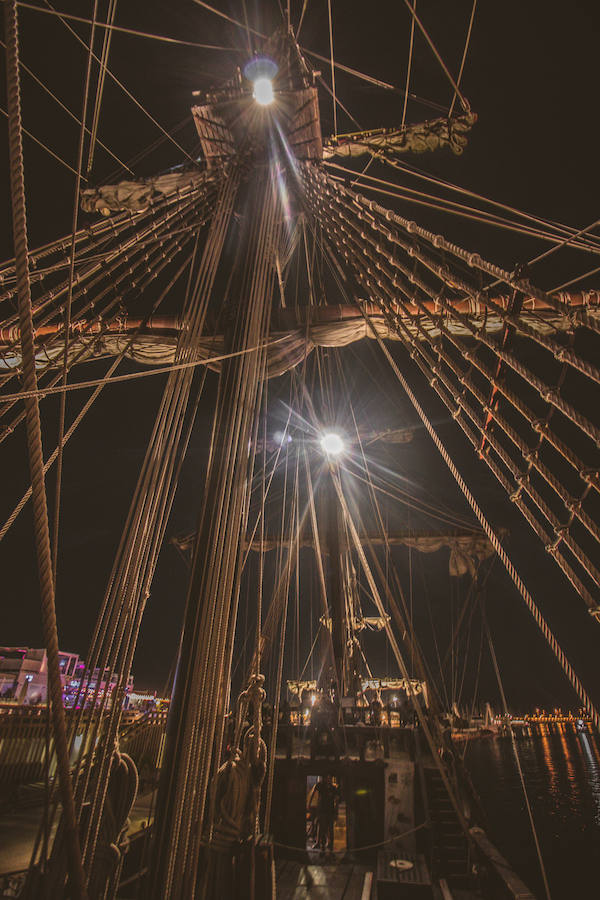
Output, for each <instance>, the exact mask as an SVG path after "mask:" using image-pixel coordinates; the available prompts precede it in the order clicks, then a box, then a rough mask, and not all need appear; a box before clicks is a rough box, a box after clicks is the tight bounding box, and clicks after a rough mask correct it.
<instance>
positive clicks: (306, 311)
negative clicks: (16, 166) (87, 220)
mask: <svg viewBox="0 0 600 900" xmlns="http://www.w3.org/2000/svg"><path fill="white" fill-rule="evenodd" d="M556 297H557V299H559V300H560V302H561V303H564V304H565V305H566V306H569V307H572V308H574V309H578V308H584V309H589V310H591V311H594V310H598V313H599V314H600V290H593V291H580V292H578V293H562V292H559V293H558V294H556ZM490 300H491V301H492V302H493V303H495V304H497V305H498V306H500V307H502V309H504V310H507V309H508V307H509V305H510V297H509V296H507V295H504V294H501V295H498V296H494V297H491V298H490ZM421 307H424V308H425V309H426V310H427V311H428V312H431V313H434V314H436V315H444V316H446V315H447V313H445V312H444V310H443V309H442V308H441V307H438V306H437V305H436V304H435V302H434V301H433V300H424V301H423V302H422V303H421V305H420V306H417V304H415V303H412V302H410V301H407V302H405V303H398V304H395V305H394V306H393V309H394V311H395V312H398V313H399V314H402V313H404V314H406V315H409V316H417V315H419V314H421V313H422V312H423V310H422V308H421ZM452 307H453V308H454V309H455V310H456V312H460V313H467V314H469V315H479V314H481V312H482V311H483V304H481V309H476V308H475V305H474V303H473V300H472V299H470V298H468V299H464V300H458V301H455V302H453V303H452ZM522 309H523V312H524V313H528V312H535V313H544V312H550V311H551V310H552V307H551V306H550V305H549V304H548V303H546V302H545V301H544V300H541V299H539V298H537V297H525V298H524V299H523V306H522ZM365 310H366V312H367V315H369V316H370V317H375V318H377V317H378V316H380V315H381V310H380V308H379V306H378V305H377V304H375V303H369V304H367V305H366V306H365ZM348 319H362V314H361V312H360V310H359V309H358V308H357V307H356V306H354V305H352V304H328V305H327V306H306V307H302V306H300V307H297V308H296V309H295V310H294V309H277V310H274V312H273V315H272V317H271V329H272V330H276V331H284V330H292V329H294V328H299V327H300V326H302V325H306V324H311V325H320V324H326V323H330V322H336V321H346V320H348ZM142 326H143V332H144V333H149V334H152V333H154V332H157V333H165V332H178V331H179V330H180V327H181V323H180V322H179V320H178V319H177V318H174V317H172V316H154V317H152V318H151V319H149V320H148V322H146V323H144V320H143V319H141V318H134V317H132V316H127V315H118V316H115V318H114V319H112V320H110V321H108V322H105V321H103V320H102V319H93V320H89V319H79V320H76V321H74V322H72V323H71V328H70V333H71V334H73V335H76V334H86V335H93V334H101V333H109V334H126V333H128V332H132V331H137V330H138V329H139V328H141V327H142ZM63 331H64V326H63V324H62V322H52V323H48V324H47V325H41V326H40V327H39V328H36V329H34V337H35V338H36V339H37V340H40V339H42V338H49V337H53V336H54V335H57V334H62V333H63ZM19 339H20V331H19V326H18V325H10V326H8V327H6V328H1V327H0V345H2V344H12V343H15V342H17V341H18V340H19Z"/></svg>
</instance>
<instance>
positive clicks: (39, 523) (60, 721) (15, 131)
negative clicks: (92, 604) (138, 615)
mask: <svg viewBox="0 0 600 900" xmlns="http://www.w3.org/2000/svg"><path fill="white" fill-rule="evenodd" d="M4 12H5V31H6V83H7V101H8V141H9V156H10V188H11V200H12V217H13V238H14V245H15V267H16V276H17V294H18V299H19V327H20V329H21V353H22V358H23V388H24V390H26V391H35V390H36V389H37V379H36V374H35V350H34V344H33V321H32V312H31V289H30V284H29V259H28V256H29V252H28V247H27V217H26V208H25V179H24V167H23V139H22V127H21V95H20V86H19V36H18V26H17V4H16V0H7V2H5V4H4ZM25 411H26V427H27V449H28V453H29V468H30V472H31V489H32V501H33V521H34V531H35V544H36V552H37V561H38V573H39V580H40V594H41V601H42V626H43V633H44V643H45V646H46V652H47V655H48V689H49V692H50V700H51V703H52V724H53V731H54V746H55V748H56V759H57V768H58V780H59V787H60V794H61V801H62V806H63V816H64V826H65V832H66V835H67V846H68V854H69V874H70V881H71V892H72V896H73V897H75V898H84V897H85V896H86V894H85V889H84V877H83V866H82V863H81V854H80V852H79V838H78V835H77V830H76V825H75V807H74V803H73V791H72V786H71V776H70V772H69V754H68V750H67V736H66V728H65V711H64V707H63V699H62V683H61V678H60V668H59V661H58V635H57V631H56V608H55V605H54V580H53V577H52V558H51V553H50V533H49V528H48V507H47V502H46V486H45V482H44V458H43V452H42V430H41V424H40V410H39V404H38V400H37V397H31V398H29V399H27V400H25Z"/></svg>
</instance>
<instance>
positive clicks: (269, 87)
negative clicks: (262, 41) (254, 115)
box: [244, 56, 278, 106]
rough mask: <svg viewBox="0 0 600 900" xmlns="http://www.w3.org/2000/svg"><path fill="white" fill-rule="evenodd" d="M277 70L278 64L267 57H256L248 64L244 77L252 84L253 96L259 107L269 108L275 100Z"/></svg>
mask: <svg viewBox="0 0 600 900" xmlns="http://www.w3.org/2000/svg"><path fill="white" fill-rule="evenodd" d="M277 70H278V66H277V63H276V62H273V60H272V59H269V58H268V57H267V56H256V57H255V58H254V59H251V60H250V62H249V63H246V66H245V67H244V76H245V77H246V78H247V79H248V81H251V82H252V85H253V87H254V91H253V94H252V96H253V97H254V99H255V100H256V102H257V103H258V105H259V106H269V105H270V104H271V103H272V102H273V100H274V99H275V94H274V92H273V79H274V78H275V76H276V75H277Z"/></svg>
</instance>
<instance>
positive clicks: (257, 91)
mask: <svg viewBox="0 0 600 900" xmlns="http://www.w3.org/2000/svg"><path fill="white" fill-rule="evenodd" d="M252 96H253V97H254V99H255V100H256V102H257V103H258V105H259V106H269V105H270V104H271V103H272V102H273V100H274V99H275V95H274V93H273V82H272V81H270V80H269V79H268V78H257V79H256V81H255V82H254V93H253V95H252Z"/></svg>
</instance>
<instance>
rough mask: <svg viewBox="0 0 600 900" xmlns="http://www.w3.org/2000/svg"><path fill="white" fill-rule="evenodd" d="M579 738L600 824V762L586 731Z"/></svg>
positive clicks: (597, 821)
mask: <svg viewBox="0 0 600 900" xmlns="http://www.w3.org/2000/svg"><path fill="white" fill-rule="evenodd" d="M579 740H580V742H581V745H582V747H583V751H584V760H585V763H586V769H587V774H588V783H589V785H590V790H591V794H592V797H593V798H594V801H595V803H596V824H597V825H600V769H599V768H598V763H597V762H596V760H595V758H594V754H593V753H592V750H591V747H590V741H589V739H588V736H587V734H586V733H585V732H584V731H582V732H581V734H580V735H579Z"/></svg>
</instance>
